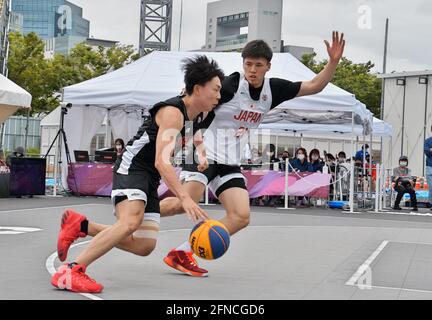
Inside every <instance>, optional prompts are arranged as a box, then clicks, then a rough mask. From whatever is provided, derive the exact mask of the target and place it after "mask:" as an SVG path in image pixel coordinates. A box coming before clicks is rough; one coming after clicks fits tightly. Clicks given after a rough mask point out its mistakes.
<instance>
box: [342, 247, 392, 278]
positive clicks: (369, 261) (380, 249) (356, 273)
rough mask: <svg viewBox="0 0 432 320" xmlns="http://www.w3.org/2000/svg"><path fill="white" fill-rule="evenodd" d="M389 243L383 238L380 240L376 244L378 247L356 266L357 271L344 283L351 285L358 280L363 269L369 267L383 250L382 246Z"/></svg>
mask: <svg viewBox="0 0 432 320" xmlns="http://www.w3.org/2000/svg"><path fill="white" fill-rule="evenodd" d="M388 243H389V241H388V240H384V241H383V242H381V244H380V245H379V246H378V248H377V249H376V250H375V251H374V252H373V253H372V254H371V255H370V256H369V258H367V259H366V261H365V262H363V264H362V265H361V266H360V267H358V269H357V271H356V272H355V273H354V274H353V275H352V277H351V278H350V279H349V280H348V281H347V282H346V283H345V284H346V285H348V286H353V285H355V283H356V282H357V281H358V279H359V278H360V277H361V276H362V275H363V273H364V271H365V270H366V269H367V268H369V267H370V265H371V264H372V262H373V261H374V260H375V259H376V257H378V255H379V254H380V253H381V251H383V250H384V248H385V247H386V246H387V244H388Z"/></svg>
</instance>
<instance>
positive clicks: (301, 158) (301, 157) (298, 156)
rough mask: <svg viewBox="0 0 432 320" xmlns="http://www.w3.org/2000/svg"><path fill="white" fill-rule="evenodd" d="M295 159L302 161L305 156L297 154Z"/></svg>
mask: <svg viewBox="0 0 432 320" xmlns="http://www.w3.org/2000/svg"><path fill="white" fill-rule="evenodd" d="M297 158H298V159H299V160H303V159H304V158H305V156H304V154H298V155H297Z"/></svg>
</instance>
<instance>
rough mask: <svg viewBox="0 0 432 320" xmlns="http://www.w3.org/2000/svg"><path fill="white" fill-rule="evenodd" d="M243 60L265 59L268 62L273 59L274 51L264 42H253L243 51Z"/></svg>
mask: <svg viewBox="0 0 432 320" xmlns="http://www.w3.org/2000/svg"><path fill="white" fill-rule="evenodd" d="M242 58H243V60H244V59H246V58H255V59H259V58H264V59H266V60H267V61H268V62H270V61H271V59H272V58H273V51H272V49H271V48H270V46H269V45H268V44H267V42H265V41H264V40H253V41H250V42H248V43H247V44H246V46H245V47H244V48H243V50H242Z"/></svg>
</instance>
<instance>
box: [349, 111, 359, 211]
mask: <svg viewBox="0 0 432 320" xmlns="http://www.w3.org/2000/svg"><path fill="white" fill-rule="evenodd" d="M351 125H352V127H351V132H352V133H354V112H353V113H352V123H351ZM357 139H358V137H357ZM351 154H352V155H355V151H354V135H351ZM354 164H355V161H354V160H353V157H352V156H351V167H350V168H351V174H350V194H349V207H350V213H354Z"/></svg>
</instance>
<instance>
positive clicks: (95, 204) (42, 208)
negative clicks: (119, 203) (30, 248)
mask: <svg viewBox="0 0 432 320" xmlns="http://www.w3.org/2000/svg"><path fill="white" fill-rule="evenodd" d="M84 206H110V207H112V205H111V204H103V203H87V204H70V205H68V206H58V207H41V208H28V209H14V210H2V211H0V214H2V213H10V212H22V211H33V210H47V209H62V208H75V207H84Z"/></svg>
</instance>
